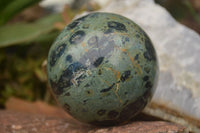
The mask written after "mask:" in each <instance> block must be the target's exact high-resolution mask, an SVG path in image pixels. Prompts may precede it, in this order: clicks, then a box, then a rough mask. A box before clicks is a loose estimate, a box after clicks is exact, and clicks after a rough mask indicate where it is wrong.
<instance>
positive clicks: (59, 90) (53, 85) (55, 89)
mask: <svg viewBox="0 0 200 133" xmlns="http://www.w3.org/2000/svg"><path fill="white" fill-rule="evenodd" d="M50 85H51V88H52V91H53V93H54V94H56V95H60V94H62V93H63V88H62V87H59V86H58V84H57V83H56V82H54V81H53V80H51V79H50Z"/></svg>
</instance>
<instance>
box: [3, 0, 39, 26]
mask: <svg viewBox="0 0 200 133" xmlns="http://www.w3.org/2000/svg"><path fill="white" fill-rule="evenodd" d="M39 1H41V0H1V1H0V9H1V10H0V25H3V24H5V23H6V22H7V21H8V20H9V19H11V18H12V17H13V16H14V15H15V14H17V13H19V12H20V11H21V10H23V9H25V8H26V7H28V6H30V5H33V4H35V3H38V2H39Z"/></svg>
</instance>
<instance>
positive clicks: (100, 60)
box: [93, 57, 104, 67]
mask: <svg viewBox="0 0 200 133" xmlns="http://www.w3.org/2000/svg"><path fill="white" fill-rule="evenodd" d="M103 59H104V57H99V58H98V59H97V60H95V62H94V63H93V65H94V66H95V67H98V66H99V65H101V63H102V62H103Z"/></svg>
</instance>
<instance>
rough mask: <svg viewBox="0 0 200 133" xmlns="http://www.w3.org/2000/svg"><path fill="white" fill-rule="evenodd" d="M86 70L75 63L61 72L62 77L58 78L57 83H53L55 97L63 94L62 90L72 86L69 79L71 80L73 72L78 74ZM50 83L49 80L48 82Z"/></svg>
mask: <svg viewBox="0 0 200 133" xmlns="http://www.w3.org/2000/svg"><path fill="white" fill-rule="evenodd" d="M85 69H86V68H85V67H84V66H83V65H82V64H81V63H79V62H75V63H73V64H71V65H70V66H69V67H68V68H67V69H66V70H64V71H63V72H62V75H61V76H60V78H59V80H58V82H57V83H54V84H53V85H54V89H53V90H54V93H55V94H56V95H60V94H62V93H63V89H64V88H67V87H70V86H71V85H73V83H72V82H71V79H72V78H73V74H74V73H75V72H78V71H80V70H85ZM50 83H51V80H50Z"/></svg>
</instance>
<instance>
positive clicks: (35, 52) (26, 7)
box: [0, 0, 200, 109]
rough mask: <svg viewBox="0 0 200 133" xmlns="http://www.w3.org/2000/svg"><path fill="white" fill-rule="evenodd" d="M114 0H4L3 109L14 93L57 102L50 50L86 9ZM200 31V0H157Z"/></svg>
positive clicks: (0, 42)
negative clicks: (50, 76)
mask: <svg viewBox="0 0 200 133" xmlns="http://www.w3.org/2000/svg"><path fill="white" fill-rule="evenodd" d="M110 1H111V0H56V1H55V0H43V1H42V0H28V1H27V0H12V1H9V0H1V1H0V9H1V11H0V109H4V108H6V102H7V101H8V99H9V98H11V97H17V98H20V99H23V100H26V101H31V102H32V101H38V100H39V101H44V102H46V103H49V104H55V101H54V99H53V98H52V96H51V94H50V91H49V86H48V82H47V77H46V58H47V55H48V50H49V48H50V46H51V44H52V42H53V41H54V39H55V38H56V36H57V35H58V34H59V32H60V31H61V30H62V29H63V28H64V27H65V25H66V24H68V23H70V22H71V21H72V19H73V18H74V17H75V16H76V15H77V14H80V13H82V12H84V11H96V10H98V9H100V8H101V7H103V6H106V4H108V3H109V2H110ZM155 2H156V3H157V4H160V5H161V6H163V7H164V8H166V9H167V10H168V11H169V12H170V13H171V15H172V16H173V17H174V18H175V19H176V20H177V21H179V22H180V23H182V24H183V25H185V26H187V27H189V28H191V29H193V30H195V31H196V32H198V33H200V0H155Z"/></svg>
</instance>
